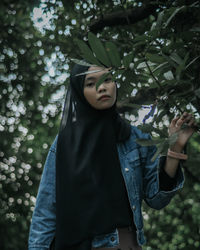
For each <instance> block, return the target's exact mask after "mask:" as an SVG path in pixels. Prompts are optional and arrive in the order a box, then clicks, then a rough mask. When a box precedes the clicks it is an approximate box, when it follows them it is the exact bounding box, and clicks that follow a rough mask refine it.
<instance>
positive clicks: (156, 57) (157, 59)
mask: <svg viewBox="0 0 200 250" xmlns="http://www.w3.org/2000/svg"><path fill="white" fill-rule="evenodd" d="M146 58H147V59H148V60H149V61H151V62H154V63H164V62H165V59H164V58H163V56H159V55H156V54H150V53H147V54H146Z"/></svg>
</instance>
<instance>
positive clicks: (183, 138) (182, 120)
mask: <svg viewBox="0 0 200 250" xmlns="http://www.w3.org/2000/svg"><path fill="white" fill-rule="evenodd" d="M183 124H187V127H186V128H184V129H181V126H182V125H183ZM194 126H195V120H194V117H193V116H192V115H191V114H188V113H187V112H184V113H183V115H182V116H181V117H177V118H175V119H173V120H172V122H171V124H170V126H169V135H172V134H174V133H178V138H177V140H176V143H175V144H174V145H173V146H171V147H170V150H171V151H173V152H176V153H181V152H182V151H183V149H184V147H185V145H186V143H187V141H188V140H189V138H190V137H191V136H192V134H193V133H194ZM179 161H180V160H179V159H176V158H172V157H169V156H167V159H166V163H165V167H164V169H165V172H166V173H167V174H168V175H169V176H170V177H172V178H173V177H175V175H176V172H177V168H178V165H179Z"/></svg>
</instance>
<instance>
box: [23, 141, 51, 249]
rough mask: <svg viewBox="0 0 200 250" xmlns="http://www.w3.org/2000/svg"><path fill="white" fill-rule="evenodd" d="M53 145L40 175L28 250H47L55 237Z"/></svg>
mask: <svg viewBox="0 0 200 250" xmlns="http://www.w3.org/2000/svg"><path fill="white" fill-rule="evenodd" d="M55 145H56V140H55V141H54V143H53V145H52V146H51V148H50V150H49V153H48V156H47V159H46V162H45V165H44V170H43V173H42V179H41V182H40V186H39V190H38V194H37V199H36V206H35V209H34V212H33V216H32V222H31V226H30V232H29V242H28V245H29V248H28V249H29V250H47V249H49V247H50V244H51V242H52V240H53V238H54V236H55V228H56V211H55V208H56V206H55V201H56V199H55V159H56V155H55V148H56V147H55Z"/></svg>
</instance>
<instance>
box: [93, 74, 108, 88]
mask: <svg viewBox="0 0 200 250" xmlns="http://www.w3.org/2000/svg"><path fill="white" fill-rule="evenodd" d="M110 74H111V72H108V73H105V74H103V75H102V76H101V77H100V78H99V80H98V81H97V83H96V90H97V89H98V88H99V86H100V85H101V84H102V83H103V82H104V81H105V80H106V78H107V77H108V76H109V75H110Z"/></svg>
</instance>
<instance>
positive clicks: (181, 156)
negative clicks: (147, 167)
mask: <svg viewBox="0 0 200 250" xmlns="http://www.w3.org/2000/svg"><path fill="white" fill-rule="evenodd" d="M167 155H168V156H169V157H171V158H174V159H179V160H187V158H188V156H187V155H186V154H182V153H177V152H174V151H171V150H170V149H168V152H167Z"/></svg>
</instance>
